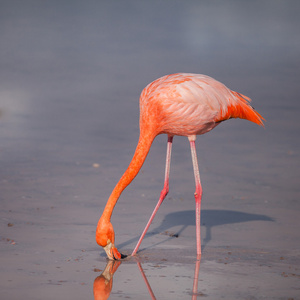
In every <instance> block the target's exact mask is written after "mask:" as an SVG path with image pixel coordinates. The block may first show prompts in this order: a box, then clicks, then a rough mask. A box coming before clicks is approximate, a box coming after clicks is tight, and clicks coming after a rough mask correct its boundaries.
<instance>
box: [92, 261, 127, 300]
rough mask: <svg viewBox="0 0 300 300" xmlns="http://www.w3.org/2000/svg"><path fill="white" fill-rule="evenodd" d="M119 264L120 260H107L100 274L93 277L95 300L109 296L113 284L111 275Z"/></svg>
mask: <svg viewBox="0 0 300 300" xmlns="http://www.w3.org/2000/svg"><path fill="white" fill-rule="evenodd" d="M120 264H121V262H120V261H117V260H115V261H112V260H109V261H108V263H107V265H106V267H105V269H104V271H103V272H102V274H101V275H100V276H98V277H96V278H95V280H94V287H93V290H94V299H95V300H105V299H108V298H109V295H110V292H111V290H112V286H113V276H114V274H115V272H116V271H117V269H118V267H119V266H120Z"/></svg>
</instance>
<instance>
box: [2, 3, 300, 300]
mask: <svg viewBox="0 0 300 300" xmlns="http://www.w3.org/2000/svg"><path fill="white" fill-rule="evenodd" d="M0 6H1V9H0V35H1V45H0V61H1V68H0V140H1V143H0V160H1V168H0V190H1V194H0V203H1V205H0V222H1V227H0V228H1V231H0V251H1V256H0V260H1V263H0V278H1V283H0V289H1V299H20V298H21V297H22V298H23V299H61V298H72V299H93V297H94V292H95V291H96V292H95V297H96V296H97V295H98V294H97V291H98V292H99V291H100V290H101V284H102V283H103V282H104V287H105V289H106V290H105V292H107V293H110V299H120V298H121V299H122V298H130V299H141V297H144V298H149V299H151V297H152V298H153V297H156V298H157V299H195V298H198V299H201V297H205V298H207V299H297V297H299V296H298V295H299V292H300V284H299V277H300V251H299V238H300V234H299V230H298V228H299V225H300V222H299V210H300V204H299V198H300V189H299V180H300V176H299V175H300V174H299V169H300V168H299V167H300V166H299V162H300V159H299V144H300V142H299V131H300V128H299V127H300V125H299V121H298V115H299V111H300V105H299V101H298V100H299V99H298V98H299V94H300V88H299V80H298V79H299V78H300V55H299V53H300V43H299V41H300V36H299V35H300V34H299V30H298V28H299V22H300V21H299V17H298V16H299V9H300V5H299V4H298V2H296V1H275V2H274V1H258V2H251V4H250V2H249V3H248V2H243V1H241V2H239V3H236V1H226V2H222V3H221V4H220V3H219V2H214V1H210V2H209V3H206V4H205V3H200V2H199V1H187V2H185V3H184V4H183V3H182V2H181V1H163V2H162V1H151V2H147V3H146V2H138V1H126V2H124V1H111V2H101V1H99V2H95V1H85V2H84V3H83V2H80V1H63V2H61V1H44V2H40V1H26V3H25V2H24V1H23V2H22V1H20V2H19V1H2V2H1V4H0ZM174 72H194V73H203V74H207V75H210V76H212V77H214V78H216V79H218V80H220V81H221V82H223V83H225V84H226V85H227V86H228V87H230V88H231V89H233V90H236V91H239V92H241V93H243V94H245V95H247V96H249V97H251V98H252V99H253V106H254V107H255V108H256V109H257V110H258V111H259V113H261V114H262V115H263V116H264V117H265V119H266V122H265V129H264V128H261V127H259V126H256V125H255V124H251V123H250V122H246V121H244V120H230V121H228V122H224V123H222V124H221V125H220V126H218V127H216V128H215V129H214V130H213V131H212V132H210V133H209V134H206V135H203V136H201V137H199V138H198V139H197V152H198V159H199V168H200V173H201V180H202V185H203V189H204V195H203V201H202V213H201V223H202V227H201V236H202V248H203V254H202V257H201V263H199V261H198V263H196V262H197V260H196V242H195V225H194V197H193V193H194V178H193V172H192V163H191V158H190V150H189V144H188V142H187V139H186V138H184V137H175V138H174V143H173V153H172V163H171V178H170V193H169V195H168V197H167V199H166V200H165V202H164V203H163V205H162V207H161V208H160V210H159V213H158V215H157V216H156V218H155V220H154V223H153V225H152V226H151V227H150V230H149V232H148V234H147V235H146V237H145V240H144V241H143V243H142V245H141V248H140V251H139V252H138V255H137V257H136V258H132V257H129V258H127V259H125V260H124V261H122V263H121V264H114V265H113V266H110V265H109V266H107V260H106V258H105V255H104V252H103V250H102V249H100V248H99V247H98V246H97V245H96V243H95V241H94V232H95V227H96V224H97V221H98V218H99V217H100V215H101V213H102V210H103V207H104V205H105V203H106V201H107V198H108V197H109V194H110V192H111V191H112V189H113V187H114V185H115V184H116V182H117V181H118V179H119V178H120V176H121V175H122V172H124V170H125V169H126V168H127V166H128V163H129V162H130V160H131V158H132V155H133V152H134V149H135V146H136V143H137V140H138V134H139V127H138V114H139V109H138V98H139V94H140V92H141V91H142V89H143V88H144V87H145V86H146V85H147V84H148V83H149V82H151V81H152V80H154V79H156V78H158V77H160V76H162V75H165V74H169V73H174ZM166 141H167V138H166V136H159V137H157V138H156V140H155V141H154V143H153V145H152V148H151V150H150V153H149V155H148V157H147V160H146V162H145V164H144V166H143V168H142V170H141V172H140V173H139V175H138V176H137V178H136V179H135V180H134V181H133V183H132V184H131V185H130V186H129V187H128V188H127V189H126V190H125V191H124V193H123V194H122V197H121V198H120V201H119V202H118V204H117V206H116V208H115V210H114V214H113V217H112V223H113V225H114V228H115V231H116V244H117V246H118V248H119V250H120V251H121V252H122V253H125V254H130V253H131V251H132V250H133V248H134V246H135V244H136V242H137V240H138V238H139V235H140V234H141V232H142V229H143V228H144V226H145V223H146V221H147V220H148V218H149V216H150V214H151V212H152V210H153V208H154V205H155V203H156V201H157V197H158V196H159V193H160V190H161V188H162V185H163V183H162V181H163V176H164V159H165V151H166ZM199 265H200V268H199V275H198V276H197V270H198V267H199ZM106 266H107V269H106ZM110 268H112V270H113V271H111V272H114V274H113V276H112V277H111V278H113V283H112V286H110V284H111V281H110V280H107V278H106V277H105V278H104V277H103V271H104V270H106V271H105V274H106V275H107V274H110V273H111V272H110V271H107V270H110ZM195 270H196V272H195ZM101 274H102V277H99V276H101ZM143 274H144V275H143ZM195 274H196V276H195ZM109 276H111V275H109ZM98 277H99V279H98V280H96V278H98ZM195 277H196V280H194V278H195ZM101 278H102V279H101ZM103 278H104V279H103ZM110 287H112V288H111V289H110ZM195 287H197V292H195ZM193 288H194V291H193ZM102 296H103V295H102Z"/></svg>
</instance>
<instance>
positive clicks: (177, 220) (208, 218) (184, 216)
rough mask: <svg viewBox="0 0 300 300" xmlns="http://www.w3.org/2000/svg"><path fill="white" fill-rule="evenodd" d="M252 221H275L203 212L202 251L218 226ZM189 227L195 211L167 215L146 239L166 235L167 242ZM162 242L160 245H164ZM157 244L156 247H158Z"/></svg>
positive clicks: (257, 216) (242, 214)
mask: <svg viewBox="0 0 300 300" xmlns="http://www.w3.org/2000/svg"><path fill="white" fill-rule="evenodd" d="M251 221H269V222H273V221H274V219H272V218H270V217H268V216H266V215H261V214H251V213H245V212H241V211H233V210H218V209H206V210H202V211H201V226H204V227H205V228H206V233H205V237H204V238H203V240H202V249H204V247H205V245H207V244H208V243H209V241H210V240H211V239H212V228H213V227H216V226H222V225H228V224H234V223H244V222H251ZM175 226H181V228H180V229H179V231H177V232H175V233H170V232H168V231H169V230H170V229H171V228H172V227H175ZM188 226H195V211H194V210H186V211H178V212H173V213H170V214H167V215H166V216H165V218H164V219H163V220H162V222H161V224H160V225H159V226H158V227H156V228H154V229H152V230H151V231H149V232H148V233H147V234H146V236H145V238H147V237H149V236H152V235H153V234H162V233H163V234H166V235H168V236H169V237H168V238H167V239H166V240H165V241H167V240H169V239H171V238H174V237H175V238H178V237H179V236H180V235H181V234H182V232H183V231H184V230H185V229H186V228H187V227H188ZM137 240H138V237H136V238H134V239H131V240H128V241H126V242H124V243H122V244H120V245H118V246H119V248H122V247H125V246H127V245H128V244H131V243H133V242H135V241H137ZM165 241H162V242H160V243H158V244H161V243H164V242H165ZM158 244H156V245H158Z"/></svg>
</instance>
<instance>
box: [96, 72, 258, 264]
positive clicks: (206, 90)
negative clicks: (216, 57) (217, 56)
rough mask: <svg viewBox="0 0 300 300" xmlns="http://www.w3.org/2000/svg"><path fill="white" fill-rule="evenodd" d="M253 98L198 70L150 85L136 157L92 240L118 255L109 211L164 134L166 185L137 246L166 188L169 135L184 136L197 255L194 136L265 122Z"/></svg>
mask: <svg viewBox="0 0 300 300" xmlns="http://www.w3.org/2000/svg"><path fill="white" fill-rule="evenodd" d="M250 101H251V99H250V98H248V97H247V96H244V95H242V94H240V93H237V92H234V91H232V90H230V89H229V88H227V87H226V86H225V85H224V84H222V83H221V82H219V81H217V80H215V79H213V78H211V77H209V76H206V75H201V74H190V73H177V74H171V75H166V76H163V77H161V78H158V79H156V80H155V81H153V82H152V83H150V84H148V85H147V86H146V87H145V88H144V90H143V91H142V93H141V96H140V136H139V141H138V144H137V147H136V150H135V153H134V156H133V158H132V160H131V162H130V164H129V166H128V168H127V170H126V171H125V173H124V174H123V176H122V177H121V179H120V180H119V182H118V183H117V185H116V186H115V188H114V189H113V191H112V193H111V195H110V197H109V199H108V201H107V203H106V206H105V208H104V211H103V213H102V216H101V217H100V219H99V222H98V225H97V229H96V242H97V243H98V244H99V245H100V246H102V247H103V248H104V250H105V252H106V254H107V256H108V258H109V259H111V260H113V259H116V260H118V259H121V258H124V257H125V256H124V255H122V254H121V253H120V252H119V251H118V250H117V248H116V247H115V233H114V229H113V226H112V224H111V221H110V219H111V215H112V212H113V209H114V207H115V205H116V203H117V201H118V199H119V197H120V195H121V193H122V192H123V190H124V189H125V188H126V187H127V186H128V185H129V184H130V183H131V181H132V180H133V179H134V178H135V176H136V175H137V174H138V172H139V170H140V169H141V167H142V165H143V163H144V161H145V159H146V156H147V154H148V152H149V150H150V147H151V144H152V142H153V140H154V138H155V137H156V136H157V135H159V134H167V135H168V142H167V155H166V165H165V177H164V186H163V189H162V191H161V193H160V197H159V200H158V203H157V205H156V206H155V208H154V211H153V213H152V215H151V217H150V219H149V221H148V223H147V225H146V227H145V229H144V231H143V233H142V235H141V237H140V239H139V241H138V243H137V245H136V247H135V248H134V250H133V252H132V256H133V255H135V254H136V252H137V251H138V248H139V246H140V244H141V242H142V240H143V238H144V236H145V234H146V232H147V230H148V228H149V226H150V224H151V222H152V220H153V218H154V216H155V214H156V212H157V211H158V209H159V207H160V205H161V203H162V202H163V200H164V199H165V197H166V195H167V194H168V192H169V173H170V161H171V150H172V142H173V137H174V136H175V135H179V136H186V137H188V140H189V143H190V148H191V155H192V162H193V170H194V177H195V185H196V191H195V193H194V196H195V202H196V245H197V257H198V256H199V255H201V239H200V208H201V198H202V186H201V181H200V173H199V168H198V161H197V155H196V146H195V141H196V136H197V135H200V134H204V133H206V132H209V131H210V130H212V129H213V128H215V127H216V126H217V125H219V124H220V123H221V122H222V121H225V120H228V119H230V118H240V119H246V120H249V121H251V122H254V123H256V124H258V125H261V126H263V120H264V118H263V117H262V116H261V115H260V114H259V113H257V112H256V111H255V110H254V108H253V107H251V106H250V104H249V103H250Z"/></svg>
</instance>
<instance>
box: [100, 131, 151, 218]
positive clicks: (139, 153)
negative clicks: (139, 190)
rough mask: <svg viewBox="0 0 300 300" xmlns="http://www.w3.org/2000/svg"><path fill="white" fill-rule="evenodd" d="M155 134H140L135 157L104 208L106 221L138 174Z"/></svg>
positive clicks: (103, 216)
mask: <svg viewBox="0 0 300 300" xmlns="http://www.w3.org/2000/svg"><path fill="white" fill-rule="evenodd" d="M154 138H155V136H152V135H145V134H142V132H141V134H140V138H139V142H138V144H137V147H136V150H135V153H134V155H133V158H132V160H131V162H130V164H129V166H128V168H127V170H126V171H125V173H124V174H123V176H122V177H121V179H120V180H119V182H118V183H117V185H116V186H115V188H114V189H113V191H112V193H111V195H110V197H109V199H108V201H107V203H106V206H105V208H104V211H103V214H102V216H101V218H103V219H105V220H106V221H110V218H111V215H112V212H113V209H114V207H115V205H116V203H117V201H118V199H119V197H120V195H121V193H122V192H123V191H124V189H125V188H126V187H127V186H128V185H129V184H130V183H131V181H132V180H133V179H134V178H135V176H136V175H137V174H138V172H139V170H140V169H141V167H142V165H143V163H144V161H145V159H146V157H147V154H148V152H149V150H150V147H151V144H152V142H153V140H154Z"/></svg>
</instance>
